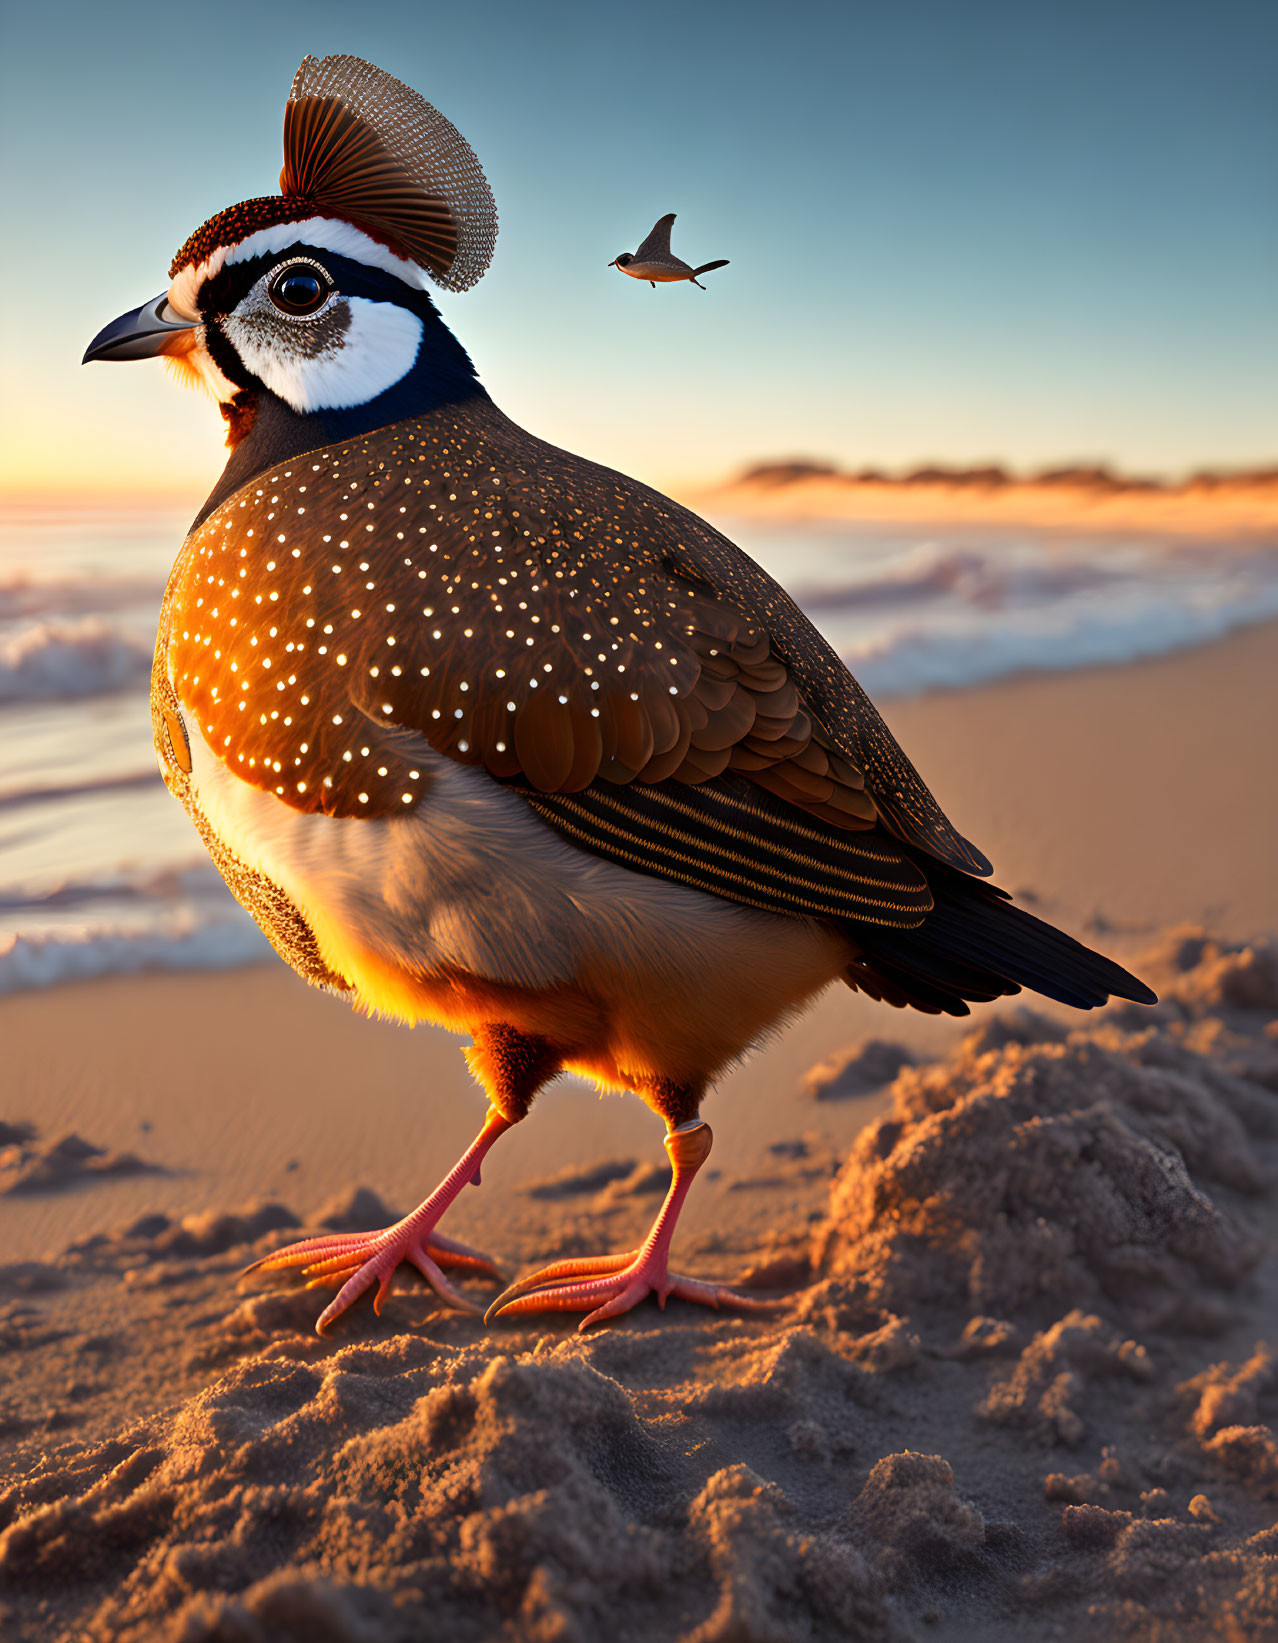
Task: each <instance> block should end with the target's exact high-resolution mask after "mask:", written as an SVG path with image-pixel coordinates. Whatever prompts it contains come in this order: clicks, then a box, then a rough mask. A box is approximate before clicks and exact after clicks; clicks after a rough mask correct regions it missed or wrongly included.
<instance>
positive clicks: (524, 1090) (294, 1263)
mask: <svg viewBox="0 0 1278 1643" xmlns="http://www.w3.org/2000/svg"><path fill="white" fill-rule="evenodd" d="M474 1040H475V1042H474V1046H473V1048H472V1049H470V1050H467V1052H466V1058H467V1060H468V1062H469V1063H470V1068H471V1071H472V1072H473V1073H474V1074H475V1076H476V1078H478V1080H479V1082H480V1083H481V1084H482V1085H484V1087H485V1089H486V1090H487V1092H488V1098H489V1101H490V1103H491V1104H490V1106H489V1108H488V1115H487V1117H486V1118H485V1120H484V1127H483V1128H482V1129H481V1130H480V1132H479V1134H478V1135H477V1136H476V1137H475V1139H474V1141H472V1142H471V1144H470V1146H469V1147H467V1149H466V1151H465V1152H464V1153H463V1154H462V1156H461V1157H460V1158H459V1159H458V1161H457V1163H456V1164H455V1165H454V1166H453V1168H452V1169H451V1170H450V1171H449V1172H448V1174H447V1175H446V1176H445V1177H444V1179H443V1180H442V1181H441V1182H440V1184H439V1185H438V1186H437V1187H436V1188H435V1190H434V1192H432V1193H431V1195H430V1197H429V1198H427V1199H426V1200H425V1201H424V1202H423V1203H421V1204H419V1205H418V1207H417V1208H416V1209H415V1210H414V1211H413V1213H412V1214H411V1215H406V1216H405V1217H404V1219H403V1220H402V1221H397V1222H396V1223H395V1225H394V1226H391V1227H385V1228H383V1229H382V1230H380V1231H376V1232H348V1233H329V1234H328V1235H326V1236H325V1237H322V1238H306V1239H303V1241H302V1242H301V1243H297V1244H289V1245H288V1246H287V1248H285V1249H280V1250H276V1252H275V1253H274V1254H273V1255H267V1256H265V1257H264V1258H263V1259H262V1260H260V1261H255V1262H254V1264H253V1265H252V1266H251V1267H249V1268H248V1269H247V1272H278V1271H281V1270H282V1269H284V1268H286V1267H300V1268H301V1269H302V1275H303V1277H305V1278H306V1279H307V1288H308V1289H313V1288H316V1287H323V1288H328V1289H336V1290H337V1294H336V1296H335V1297H334V1298H333V1300H331V1301H330V1302H329V1304H328V1305H327V1306H326V1307H325V1308H324V1310H323V1312H321V1313H320V1316H319V1319H318V1321H317V1322H316V1325H315V1331H316V1333H317V1334H319V1335H322V1334H323V1333H324V1331H325V1330H326V1329H327V1328H328V1326H329V1324H331V1323H332V1322H333V1320H334V1319H335V1318H338V1317H340V1316H341V1314H342V1313H343V1312H345V1311H346V1309H347V1308H348V1307H349V1306H351V1305H352V1304H353V1303H354V1302H355V1301H357V1300H358V1299H359V1297H360V1296H361V1295H362V1294H364V1292H365V1291H366V1290H368V1289H371V1288H372V1287H373V1285H374V1284H376V1285H377V1292H376V1294H375V1295H374V1297H373V1310H374V1311H375V1312H377V1313H380V1312H381V1310H382V1302H383V1301H384V1300H385V1298H386V1294H387V1292H388V1290H389V1289H390V1283H391V1277H392V1275H393V1274H394V1272H395V1269H396V1268H397V1267H398V1266H399V1265H401V1263H403V1262H407V1263H408V1264H409V1265H410V1266H413V1267H416V1269H417V1270H418V1272H420V1273H421V1275H422V1277H423V1278H425V1280H426V1282H427V1283H428V1284H429V1285H430V1287H431V1288H432V1289H433V1290H434V1291H435V1293H436V1294H437V1295H439V1296H440V1297H441V1299H443V1300H445V1301H447V1302H448V1303H449V1304H450V1305H451V1306H454V1307H456V1308H457V1309H458V1310H459V1311H462V1312H472V1313H478V1311H479V1308H478V1307H477V1306H475V1305H473V1304H472V1303H471V1302H470V1301H468V1300H467V1299H466V1297H465V1296H464V1295H463V1294H462V1293H461V1291H460V1290H458V1289H457V1288H456V1287H455V1286H454V1285H453V1284H451V1283H450V1282H449V1281H448V1279H447V1278H446V1277H445V1276H444V1274H443V1272H442V1271H441V1270H440V1269H441V1268H442V1267H446V1266H447V1267H461V1268H465V1269H467V1270H469V1271H472V1272H481V1273H484V1274H486V1275H487V1276H489V1277H492V1278H496V1279H497V1280H498V1281H499V1282H500V1280H501V1273H500V1272H499V1271H498V1270H497V1268H496V1267H495V1266H494V1265H493V1263H492V1261H490V1260H489V1258H488V1257H487V1256H486V1255H482V1254H480V1252H479V1251H478V1250H474V1249H471V1248H469V1247H468V1246H467V1245H466V1244H460V1243H457V1242H456V1241H455V1240H454V1239H452V1238H445V1237H444V1236H443V1234H442V1233H439V1232H436V1230H435V1227H436V1224H437V1223H438V1222H439V1220H440V1219H441V1218H442V1217H443V1214H444V1212H445V1210H447V1209H448V1207H449V1205H450V1204H452V1202H453V1200H454V1199H455V1198H456V1197H457V1196H458V1194H459V1193H460V1192H461V1190H462V1188H463V1187H464V1186H466V1185H467V1184H468V1183H469V1184H470V1185H472V1186H476V1187H477V1186H478V1185H479V1175H480V1168H481V1166H482V1164H483V1161H484V1158H485V1156H486V1155H487V1153H488V1150H489V1148H490V1147H491V1146H492V1144H493V1142H494V1141H496V1139H497V1137H498V1136H499V1135H503V1134H505V1132H506V1131H507V1130H508V1129H511V1128H512V1127H513V1126H514V1125H515V1124H517V1123H518V1122H519V1120H520V1119H521V1118H522V1117H523V1116H524V1114H525V1113H526V1112H527V1111H528V1108H529V1107H530V1106H531V1104H532V1099H533V1096H534V1095H535V1094H536V1093H537V1090H538V1089H539V1088H540V1086H541V1085H542V1084H543V1083H545V1082H546V1080H547V1079H548V1078H552V1077H553V1076H554V1075H555V1073H557V1072H558V1071H559V1066H560V1061H559V1057H558V1055H557V1054H556V1053H555V1052H554V1050H553V1049H552V1048H551V1046H550V1045H549V1044H547V1043H546V1042H545V1040H543V1039H538V1038H533V1037H531V1036H529V1035H528V1034H525V1033H521V1032H519V1031H517V1030H516V1029H515V1028H513V1027H506V1026H502V1025H497V1024H487V1025H485V1026H482V1027H480V1028H478V1029H477V1030H476V1031H475V1033H474ZM245 1275H246V1276H247V1273H246V1274H245Z"/></svg>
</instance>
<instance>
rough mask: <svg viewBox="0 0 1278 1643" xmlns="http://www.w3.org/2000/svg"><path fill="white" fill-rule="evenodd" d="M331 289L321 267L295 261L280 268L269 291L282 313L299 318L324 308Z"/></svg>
mask: <svg viewBox="0 0 1278 1643" xmlns="http://www.w3.org/2000/svg"><path fill="white" fill-rule="evenodd" d="M331 289H332V288H331V287H330V285H329V283H328V281H327V280H326V279H325V278H324V277H323V275H322V273H321V272H320V270H319V269H317V268H313V267H311V266H310V265H309V264H300V265H299V264H297V263H294V264H293V265H292V266H291V267H288V268H281V269H280V271H279V273H278V274H276V276H275V278H274V279H273V280H272V281H271V283H270V285H269V287H268V292H269V295H270V298H271V301H272V302H273V303H274V304H275V306H276V307H277V308H278V309H279V310H280V312H281V313H282V314H288V315H289V316H290V317H292V318H294V319H298V318H304V317H305V316H306V315H307V314H313V313H315V312H316V311H317V310H318V309H320V308H322V307H323V306H324V304H325V302H326V301H327V300H328V294H329V291H330V290H331Z"/></svg>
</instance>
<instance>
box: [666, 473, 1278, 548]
mask: <svg viewBox="0 0 1278 1643" xmlns="http://www.w3.org/2000/svg"><path fill="white" fill-rule="evenodd" d="M684 500H686V501H688V502H689V503H690V504H692V505H693V506H695V507H698V508H703V509H709V510H712V511H714V512H717V513H723V514H731V515H734V516H736V517H738V518H746V519H759V520H770V521H774V522H778V523H779V522H782V521H790V522H796V523H797V522H800V521H809V520H817V519H828V520H867V521H868V520H875V521H879V522H883V523H893V522H900V523H902V524H906V523H909V524H920V523H926V522H940V521H945V522H946V523H948V524H962V523H970V524H990V525H1023V526H1033V527H1034V528H1036V529H1043V530H1051V529H1055V528H1059V529H1061V530H1071V531H1118V532H1129V531H1132V532H1151V533H1158V534H1170V535H1173V536H1189V537H1198V536H1213V537H1222V536H1226V537H1239V538H1248V537H1255V538H1257V539H1264V538H1270V537H1272V536H1273V535H1274V534H1275V533H1278V467H1273V468H1255V469H1249V470H1237V471H1232V472H1212V471H1204V472H1202V473H1197V474H1193V475H1191V476H1190V477H1188V478H1186V479H1182V480H1175V481H1172V480H1166V479H1148V478H1137V477H1128V476H1124V475H1121V474H1117V473H1115V472H1114V471H1113V470H1111V469H1110V468H1108V467H1106V466H1104V465H1082V464H1080V465H1077V466H1061V467H1053V468H1045V469H1042V470H1041V471H1039V472H1035V473H1030V474H1015V473H1013V472H1011V471H1009V470H1008V469H1006V468H1003V467H999V466H986V467H973V468H961V467H945V466H941V465H931V466H926V467H919V468H914V469H910V470H908V471H906V472H903V473H898V474H890V473H886V472H884V471H882V470H880V469H877V468H863V469H860V470H858V471H856V472H853V471H850V470H847V469H841V468H837V467H835V466H833V465H831V464H829V463H823V462H818V461H813V460H811V459H807V458H801V457H795V458H791V459H789V460H785V461H772V462H760V463H756V464H753V465H752V466H750V467H747V468H744V469H743V470H742V471H741V472H740V473H739V474H738V475H737V476H736V477H735V478H732V479H728V480H725V481H723V482H721V483H720V484H718V485H714V486H708V487H705V488H695V489H693V490H690V491H687V492H685V497H684Z"/></svg>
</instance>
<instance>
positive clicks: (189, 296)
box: [169, 217, 428, 319]
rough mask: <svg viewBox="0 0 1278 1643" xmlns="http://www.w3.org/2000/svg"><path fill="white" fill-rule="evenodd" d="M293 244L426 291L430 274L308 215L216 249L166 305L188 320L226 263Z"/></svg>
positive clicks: (348, 227) (179, 281) (176, 285)
mask: <svg viewBox="0 0 1278 1643" xmlns="http://www.w3.org/2000/svg"><path fill="white" fill-rule="evenodd" d="M291 245H303V246H314V247H315V248H316V249H318V250H320V251H335V252H336V253H337V254H338V256H341V257H349V258H350V260H351V261H352V262H360V263H363V264H364V266H365V267H366V268H380V269H381V270H382V272H383V273H386V274H393V275H394V276H395V278H396V279H399V280H403V282H404V284H405V285H409V286H411V287H412V288H413V290H415V291H424V290H426V288H427V283H428V276H427V274H426V270H425V269H424V268H420V267H418V265H417V264H416V263H415V262H409V261H407V260H406V259H405V258H404V257H397V256H396V255H395V253H394V252H393V251H391V250H389V249H388V248H387V247H386V246H384V245H379V244H378V242H377V241H376V240H373V239H370V238H369V237H368V235H367V234H364V233H361V231H360V230H359V229H358V228H356V227H354V226H353V225H352V224H351V223H347V222H341V221H339V220H338V219H337V218H334V217H307V218H306V220H305V221H304V222H284V223H276V224H275V225H274V226H273V227H271V228H259V229H258V231H257V232H256V233H255V234H250V235H249V236H248V237H247V239H243V240H241V241H240V242H239V244H238V245H231V246H226V245H220V246H218V248H217V250H216V251H214V252H213V254H212V255H211V256H210V257H208V258H207V259H206V260H205V261H204V262H202V263H201V264H200V265H199V267H198V268H183V269H182V270H180V272H179V273H178V275H177V277H176V278H175V279H174V281H173V283H172V284H171V285H170V286H169V302H170V304H171V306H172V307H174V308H175V309H176V310H177V312H178V313H179V314H181V315H183V317H184V318H186V319H198V318H199V312H200V311H199V306H198V298H199V292H200V287H201V286H202V285H203V284H204V282H205V280H207V279H212V277H213V275H214V274H216V273H218V272H219V271H220V270H221V269H222V268H224V267H225V266H226V265H227V263H237V262H249V261H251V260H252V258H254V257H266V256H270V255H271V253H272V252H275V251H287V250H288V248H289V246H291Z"/></svg>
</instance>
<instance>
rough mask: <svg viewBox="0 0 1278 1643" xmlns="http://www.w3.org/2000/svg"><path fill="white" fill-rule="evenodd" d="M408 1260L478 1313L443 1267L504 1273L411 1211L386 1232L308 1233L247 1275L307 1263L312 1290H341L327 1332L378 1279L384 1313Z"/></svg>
mask: <svg viewBox="0 0 1278 1643" xmlns="http://www.w3.org/2000/svg"><path fill="white" fill-rule="evenodd" d="M404 1262H407V1263H408V1265H409V1266H413V1267H416V1268H417V1270H418V1272H420V1273H421V1275H422V1277H423V1278H425V1280H426V1282H427V1283H428V1284H429V1285H430V1287H431V1288H432V1289H433V1290H434V1291H435V1293H436V1294H437V1295H438V1296H440V1297H441V1299H443V1300H445V1301H447V1302H448V1304H449V1306H452V1307H456V1309H457V1310H458V1311H459V1312H472V1313H478V1312H479V1310H480V1309H479V1307H477V1306H476V1305H475V1304H474V1303H473V1302H472V1301H468V1300H467V1299H466V1297H465V1296H464V1295H463V1294H462V1292H461V1291H460V1290H459V1289H458V1288H457V1287H456V1286H455V1285H454V1284H451V1283H450V1282H449V1281H448V1279H447V1278H446V1277H445V1276H444V1274H443V1272H442V1271H441V1270H440V1269H441V1268H442V1267H446V1266H447V1267H463V1268H466V1269H467V1270H469V1271H471V1272H482V1273H484V1274H485V1275H486V1276H487V1277H490V1278H496V1279H497V1280H498V1282H500V1281H501V1273H500V1272H499V1271H498V1269H497V1267H496V1266H494V1265H493V1263H492V1261H490V1260H489V1258H488V1257H487V1256H486V1255H483V1254H481V1253H480V1251H479V1250H477V1249H471V1248H469V1246H468V1245H466V1244H459V1243H457V1242H455V1241H454V1240H453V1239H452V1238H445V1237H444V1236H443V1234H442V1233H438V1232H432V1231H430V1230H429V1229H424V1228H423V1226H422V1225H421V1223H420V1222H417V1221H416V1216H415V1215H410V1216H406V1217H405V1219H404V1220H402V1221H397V1222H396V1223H395V1225H394V1226H393V1227H386V1228H384V1229H383V1230H382V1231H380V1232H345V1233H334V1234H332V1235H331V1236H330V1237H327V1238H307V1239H304V1240H303V1241H302V1242H301V1243H299V1244H289V1245H288V1246H287V1248H285V1249H277V1250H276V1251H275V1253H274V1255H266V1256H263V1258H262V1259H261V1260H260V1261H254V1263H253V1265H252V1266H251V1267H246V1268H245V1270H244V1273H243V1274H242V1276H244V1277H247V1276H248V1275H249V1273H251V1272H282V1271H283V1270H284V1269H285V1268H287V1267H301V1269H302V1276H303V1277H304V1278H305V1279H306V1280H307V1282H306V1288H307V1289H336V1290H337V1294H336V1295H335V1296H334V1298H333V1299H332V1300H331V1301H330V1302H329V1303H328V1305H327V1306H326V1307H325V1308H324V1310H323V1312H321V1313H320V1315H319V1318H318V1319H317V1320H316V1324H315V1333H316V1334H317V1335H322V1334H323V1333H324V1331H325V1330H326V1329H327V1328H328V1326H329V1324H331V1323H332V1322H333V1321H334V1319H335V1318H340V1317H341V1315H342V1313H343V1312H345V1311H346V1309H347V1308H348V1307H349V1306H352V1305H354V1303H355V1302H356V1301H357V1300H358V1299H359V1298H360V1296H361V1295H363V1294H364V1292H365V1291H366V1290H368V1289H371V1288H372V1287H373V1285H374V1284H376V1285H377V1293H376V1294H375V1295H374V1296H373V1311H374V1312H376V1313H377V1314H378V1316H379V1317H380V1316H381V1311H382V1303H383V1302H384V1301H385V1299H386V1296H387V1294H388V1293H389V1291H390V1287H391V1278H392V1276H393V1275H394V1272H395V1269H396V1267H398V1266H400V1265H401V1264H403V1263H404Z"/></svg>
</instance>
